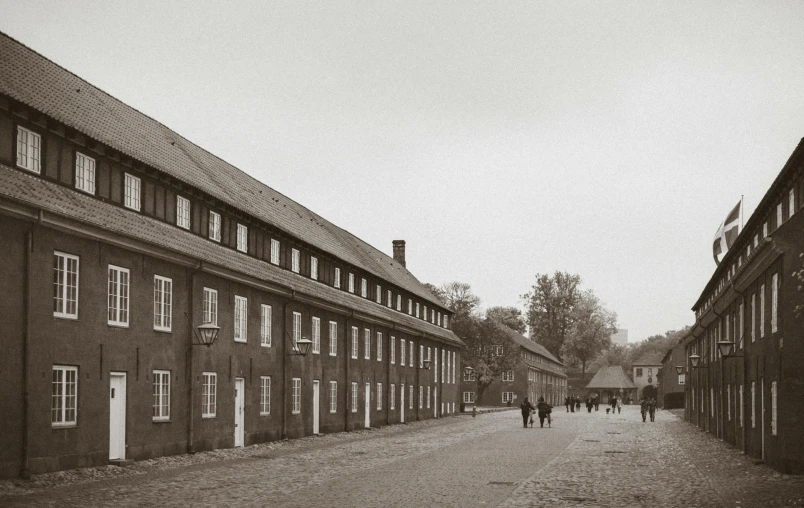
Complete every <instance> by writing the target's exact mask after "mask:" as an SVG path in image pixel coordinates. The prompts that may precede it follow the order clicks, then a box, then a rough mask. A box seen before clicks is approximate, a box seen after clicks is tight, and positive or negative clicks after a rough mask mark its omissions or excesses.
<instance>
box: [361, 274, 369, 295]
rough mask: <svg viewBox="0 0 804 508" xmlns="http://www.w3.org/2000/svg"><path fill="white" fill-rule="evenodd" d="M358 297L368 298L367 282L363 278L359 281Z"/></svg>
mask: <svg viewBox="0 0 804 508" xmlns="http://www.w3.org/2000/svg"><path fill="white" fill-rule="evenodd" d="M360 296H362V297H363V298H368V281H366V279H363V278H361V279H360Z"/></svg>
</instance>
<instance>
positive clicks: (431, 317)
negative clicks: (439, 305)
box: [424, 310, 435, 324]
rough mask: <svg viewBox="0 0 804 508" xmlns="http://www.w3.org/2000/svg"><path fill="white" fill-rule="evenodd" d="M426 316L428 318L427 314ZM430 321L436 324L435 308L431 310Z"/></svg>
mask: <svg viewBox="0 0 804 508" xmlns="http://www.w3.org/2000/svg"><path fill="white" fill-rule="evenodd" d="M424 318H425V319H427V316H424ZM430 322H431V323H432V324H435V310H432V311H430Z"/></svg>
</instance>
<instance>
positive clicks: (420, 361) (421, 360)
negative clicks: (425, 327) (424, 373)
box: [419, 344, 424, 369]
mask: <svg viewBox="0 0 804 508" xmlns="http://www.w3.org/2000/svg"><path fill="white" fill-rule="evenodd" d="M423 362H424V346H423V345H422V344H419V368H420V369H421V368H422V367H424V363H423Z"/></svg>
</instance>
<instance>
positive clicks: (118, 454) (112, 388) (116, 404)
mask: <svg viewBox="0 0 804 508" xmlns="http://www.w3.org/2000/svg"><path fill="white" fill-rule="evenodd" d="M125 458H126V375H125V374H124V373H122V372H112V373H110V374H109V460H114V459H120V460H123V459H125Z"/></svg>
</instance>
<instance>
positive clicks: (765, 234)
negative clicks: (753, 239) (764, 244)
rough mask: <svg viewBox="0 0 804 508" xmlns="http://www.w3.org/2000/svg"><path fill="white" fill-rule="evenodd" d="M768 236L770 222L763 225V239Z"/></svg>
mask: <svg viewBox="0 0 804 508" xmlns="http://www.w3.org/2000/svg"><path fill="white" fill-rule="evenodd" d="M766 236H768V221H765V224H763V225H762V238H765V237H766Z"/></svg>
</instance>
